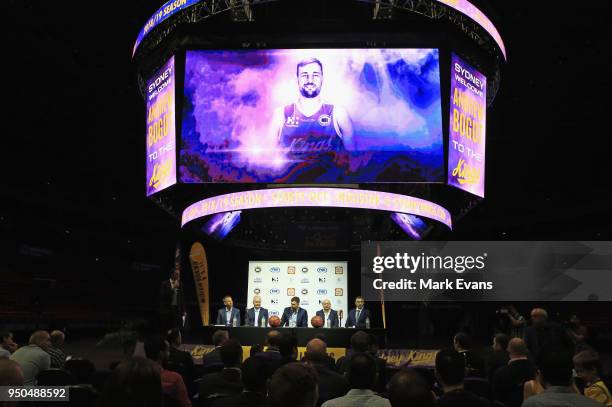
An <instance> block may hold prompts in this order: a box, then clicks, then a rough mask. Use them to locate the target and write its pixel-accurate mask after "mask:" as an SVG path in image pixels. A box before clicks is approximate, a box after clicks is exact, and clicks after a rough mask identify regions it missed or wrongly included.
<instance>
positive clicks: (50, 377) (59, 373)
mask: <svg viewBox="0 0 612 407" xmlns="http://www.w3.org/2000/svg"><path fill="white" fill-rule="evenodd" d="M72 384H76V383H75V380H74V377H73V376H72V375H71V374H70V372H68V371H66V370H64V369H47V370H43V371H42V372H40V373H39V374H38V385H39V386H70V385H72Z"/></svg>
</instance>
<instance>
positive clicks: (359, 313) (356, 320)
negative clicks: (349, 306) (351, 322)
mask: <svg viewBox="0 0 612 407" xmlns="http://www.w3.org/2000/svg"><path fill="white" fill-rule="evenodd" d="M359 315H361V310H359V309H358V310H357V312H356V313H355V325H357V322H359Z"/></svg>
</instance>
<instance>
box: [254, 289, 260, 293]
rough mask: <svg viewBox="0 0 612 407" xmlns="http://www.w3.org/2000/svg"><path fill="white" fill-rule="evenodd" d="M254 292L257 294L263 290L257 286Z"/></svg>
mask: <svg viewBox="0 0 612 407" xmlns="http://www.w3.org/2000/svg"><path fill="white" fill-rule="evenodd" d="M253 292H254V293H255V294H260V293H261V290H260V289H259V288H256V289H254V290H253Z"/></svg>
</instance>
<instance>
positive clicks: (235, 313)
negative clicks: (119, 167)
mask: <svg viewBox="0 0 612 407" xmlns="http://www.w3.org/2000/svg"><path fill="white" fill-rule="evenodd" d="M234 320H237V321H238V325H239V326H240V310H239V309H238V308H236V307H232V315H231V316H230V320H229V321H227V316H226V315H225V307H223V308H219V311H217V322H216V323H217V325H225V326H233V325H234Z"/></svg>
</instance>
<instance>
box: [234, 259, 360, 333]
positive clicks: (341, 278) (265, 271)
mask: <svg viewBox="0 0 612 407" xmlns="http://www.w3.org/2000/svg"><path fill="white" fill-rule="evenodd" d="M347 273H348V270H347V262H303V261H293V262H291V261H289V262H282V261H251V262H249V284H248V287H249V290H248V296H247V299H246V303H247V304H248V306H249V308H251V307H252V306H253V297H254V296H255V295H259V296H261V306H262V307H264V308H266V309H267V310H268V312H269V315H270V316H272V315H278V316H279V317H282V315H283V310H284V309H285V308H286V307H289V306H290V305H291V297H294V296H297V297H300V307H301V308H304V309H305V310H306V311H307V312H308V326H311V324H310V320H311V318H312V317H314V316H315V315H316V313H317V311H319V310H321V309H322V308H323V307H322V305H321V303H322V302H323V300H325V299H328V300H330V301H331V308H332V309H333V310H336V311H342V313H341V314H342V316H343V317H342V321H340V322H341V324H342V325H344V323H345V321H346V317H347V316H348V304H347V292H346V286H347V280H348V277H347ZM241 312H244V310H241Z"/></svg>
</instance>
